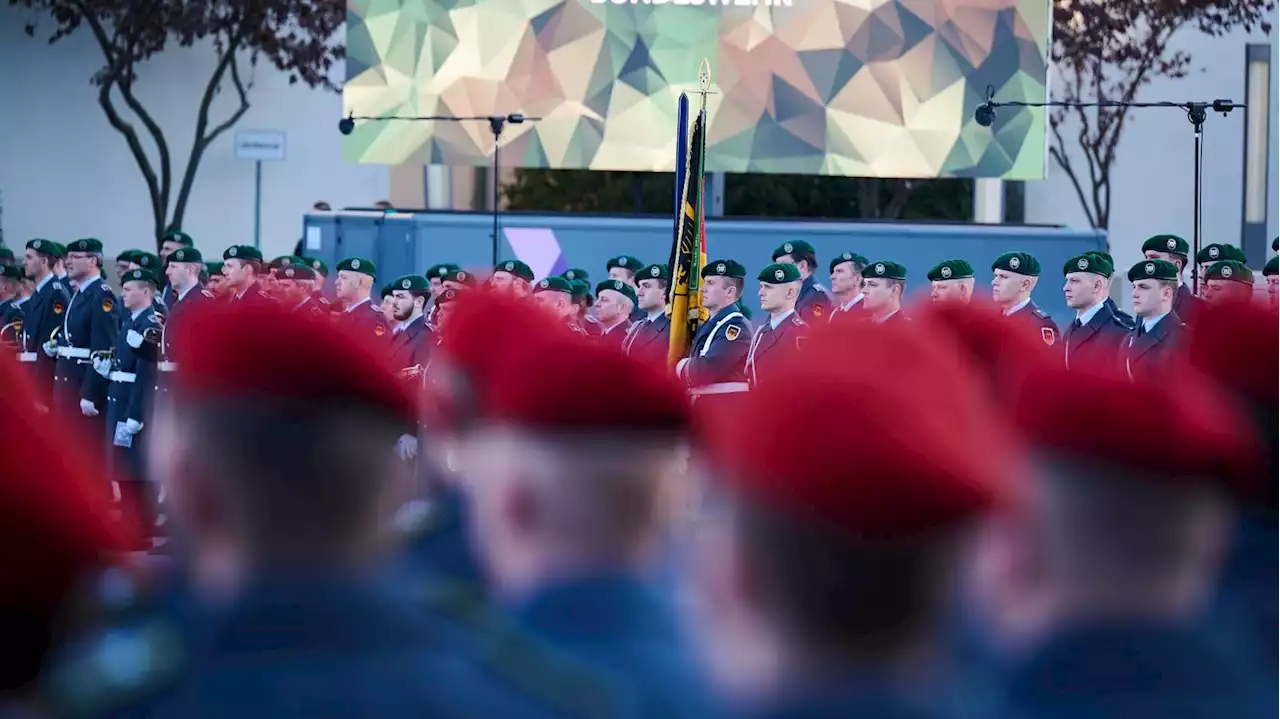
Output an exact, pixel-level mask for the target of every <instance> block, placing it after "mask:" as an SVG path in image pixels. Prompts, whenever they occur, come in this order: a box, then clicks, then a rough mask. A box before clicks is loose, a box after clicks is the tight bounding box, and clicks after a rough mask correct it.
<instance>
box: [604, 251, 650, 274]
mask: <svg viewBox="0 0 1280 719" xmlns="http://www.w3.org/2000/svg"><path fill="white" fill-rule="evenodd" d="M643 266H644V263H643V262H641V261H640V260H638V259H636V258H634V257H632V256H631V255H619V256H617V257H611V258H609V261H608V262H606V263H605V269H607V270H612V269H613V268H615V267H621V268H622V269H624V270H631V271H632V272H639V271H640V268H641V267H643Z"/></svg>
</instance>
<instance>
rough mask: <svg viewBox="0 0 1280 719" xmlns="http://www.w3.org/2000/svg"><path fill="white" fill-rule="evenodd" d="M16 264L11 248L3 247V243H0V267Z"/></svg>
mask: <svg viewBox="0 0 1280 719" xmlns="http://www.w3.org/2000/svg"><path fill="white" fill-rule="evenodd" d="M16 264H18V262H17V260H16V259H14V256H13V250H11V249H9V248H8V247H5V246H4V245H0V267H11V266H13V265H16Z"/></svg>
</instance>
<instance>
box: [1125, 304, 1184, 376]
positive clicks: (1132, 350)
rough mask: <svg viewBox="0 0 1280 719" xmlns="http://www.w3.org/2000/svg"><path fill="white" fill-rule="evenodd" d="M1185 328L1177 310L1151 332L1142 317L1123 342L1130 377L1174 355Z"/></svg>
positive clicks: (1162, 319) (1148, 369) (1127, 371)
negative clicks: (1146, 328)
mask: <svg viewBox="0 0 1280 719" xmlns="http://www.w3.org/2000/svg"><path fill="white" fill-rule="evenodd" d="M1185 329H1186V326H1185V325H1183V324H1182V320H1181V319H1180V318H1179V317H1178V315H1177V313H1175V312H1170V313H1169V314H1167V315H1165V316H1164V317H1161V318H1160V320H1159V321H1158V322H1156V324H1155V326H1154V327H1152V328H1151V331H1150V332H1148V331H1146V330H1145V329H1144V328H1143V321H1142V319H1141V318H1139V320H1138V326H1137V327H1136V328H1134V330H1133V331H1132V332H1130V333H1129V334H1128V336H1127V337H1126V338H1125V340H1124V341H1123V342H1121V343H1120V352H1119V358H1120V366H1121V367H1122V368H1123V369H1124V371H1125V372H1126V373H1127V374H1128V375H1129V378H1130V379H1132V378H1134V377H1137V376H1138V375H1140V374H1142V373H1143V372H1147V371H1150V370H1152V369H1155V368H1156V367H1158V366H1160V365H1162V364H1163V363H1164V362H1165V361H1166V360H1168V359H1169V357H1170V356H1172V354H1173V352H1174V350H1175V349H1176V348H1177V346H1178V344H1179V343H1180V341H1181V339H1182V333H1183V331H1184V330H1185Z"/></svg>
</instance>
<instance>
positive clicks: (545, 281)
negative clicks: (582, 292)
mask: <svg viewBox="0 0 1280 719" xmlns="http://www.w3.org/2000/svg"><path fill="white" fill-rule="evenodd" d="M539 292H563V293H565V294H566V295H572V294H573V285H572V284H570V282H569V280H566V279H565V278H563V277H560V276H558V275H552V276H550V277H543V278H542V279H541V280H538V284H537V285H536V286H535V287H534V288H533V293H534V294H535V295H536V294H538V293H539Z"/></svg>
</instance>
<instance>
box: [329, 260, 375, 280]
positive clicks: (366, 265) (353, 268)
mask: <svg viewBox="0 0 1280 719" xmlns="http://www.w3.org/2000/svg"><path fill="white" fill-rule="evenodd" d="M338 271H339V272H359V273H361V274H364V275H369V276H370V277H377V276H378V268H377V266H376V265H374V264H373V262H372V261H370V260H366V259H365V258H363V257H348V258H346V259H344V260H343V261H341V262H339V263H338Z"/></svg>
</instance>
